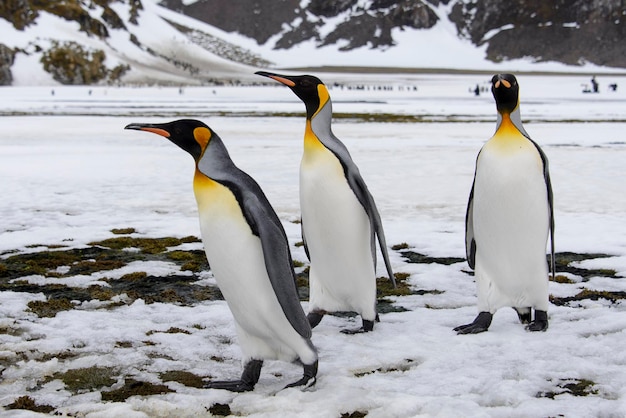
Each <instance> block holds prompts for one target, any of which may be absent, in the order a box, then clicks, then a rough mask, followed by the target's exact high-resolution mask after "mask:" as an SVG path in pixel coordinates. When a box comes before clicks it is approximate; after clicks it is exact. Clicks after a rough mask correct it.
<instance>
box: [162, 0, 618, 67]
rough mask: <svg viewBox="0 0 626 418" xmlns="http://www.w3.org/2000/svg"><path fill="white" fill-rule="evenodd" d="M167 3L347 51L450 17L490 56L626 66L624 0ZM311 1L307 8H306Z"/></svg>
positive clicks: (291, 40)
mask: <svg viewBox="0 0 626 418" xmlns="http://www.w3.org/2000/svg"><path fill="white" fill-rule="evenodd" d="M161 4H163V5H164V6H166V7H168V8H170V9H172V10H176V11H179V12H181V13H184V14H187V15H189V16H193V17H195V18H196V19H199V20H202V21H205V22H207V23H210V24H211V25H214V26H216V27H219V28H221V29H223V30H225V31H228V32H237V33H240V34H242V35H245V36H247V37H250V38H253V39H255V40H256V42H257V43H258V44H259V45H263V44H266V43H271V44H272V47H273V48H277V49H283V48H286V49H288V48H291V47H292V46H293V45H296V44H298V43H301V42H305V41H308V40H311V39H312V40H314V41H315V43H316V44H317V45H318V46H320V47H321V46H325V45H329V44H340V45H341V47H340V49H341V50H344V51H347V50H353V49H355V48H361V47H366V48H372V49H381V48H382V49H384V48H391V47H393V46H394V45H396V39H395V37H394V31H396V32H397V31H402V30H405V29H420V30H428V29H430V28H432V27H434V26H435V25H437V23H438V22H440V21H444V20H449V21H450V22H452V23H453V24H454V26H455V27H456V30H457V36H459V37H461V38H465V39H468V40H470V41H471V42H472V43H473V44H474V45H476V46H482V45H486V54H487V59H489V60H491V61H493V62H500V61H505V60H510V59H515V58H524V57H532V58H533V59H535V60H537V61H558V62H562V63H565V64H570V65H579V64H583V63H593V64H597V65H600V66H611V67H626V42H624V39H626V25H625V24H624V23H626V6H625V3H624V1H623V0H555V1H550V2H546V1H541V0H514V1H511V0H480V1H476V0H368V1H362V0H339V1H334V0H309V1H301V0H277V1H271V2H267V1H266V2H264V1H261V0H197V1H192V2H189V1H185V2H183V1H182V0H162V1H161ZM302 5H305V7H301V6H302Z"/></svg>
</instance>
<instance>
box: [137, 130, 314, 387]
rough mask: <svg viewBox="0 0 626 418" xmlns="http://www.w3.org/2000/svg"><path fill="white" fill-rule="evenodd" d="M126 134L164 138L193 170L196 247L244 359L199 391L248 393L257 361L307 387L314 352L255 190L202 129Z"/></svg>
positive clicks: (275, 227)
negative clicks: (290, 364) (299, 367)
mask: <svg viewBox="0 0 626 418" xmlns="http://www.w3.org/2000/svg"><path fill="white" fill-rule="evenodd" d="M126 129H135V130H140V131H147V132H153V133H156V134H159V135H161V136H164V137H166V138H168V139H169V140H170V141H172V142H173V143H174V144H176V145H178V146H179V147H180V148H182V149H183V150H185V151H187V152H188V153H189V154H191V156H192V157H193V158H194V160H195V163H196V170H195V175H194V179H193V189H194V194H195V196H196V201H197V203H198V214H199V217H200V230H201V233H202V243H203V245H204V250H205V252H206V256H207V259H208V260H209V264H210V266H211V270H212V271H213V274H214V276H215V279H216V281H217V285H218V286H219V288H220V291H221V292H222V294H223V295H224V299H226V302H227V303H228V306H229V308H230V310H231V312H232V314H233V317H234V318H235V324H236V328H237V335H238V337H239V343H240V345H241V348H242V351H243V355H244V358H243V363H244V371H243V374H242V376H241V379H239V380H235V381H215V382H210V383H209V384H208V385H207V387H208V388H215V389H227V390H231V391H234V392H243V391H249V390H252V389H254V386H255V384H256V383H257V381H258V380H259V376H260V373H261V366H262V365H263V360H265V359H278V360H285V361H294V360H298V361H299V362H300V363H302V364H303V366H304V375H303V377H302V379H300V380H298V381H297V382H294V383H292V384H290V385H288V387H295V386H301V387H305V388H306V387H309V386H312V385H313V384H314V383H315V376H316V374H317V351H316V350H315V347H314V346H313V344H312V343H311V327H310V326H309V323H308V321H307V319H306V316H305V314H304V311H303V310H302V307H301V306H300V300H299V298H298V290H297V286H296V277H295V273H294V271H293V266H292V259H291V252H290V250H289V243H288V242H287V236H286V234H285V231H284V229H283V227H282V224H281V223H280V220H279V219H278V216H277V215H276V213H275V212H274V210H273V209H272V207H271V206H270V203H269V202H268V200H267V198H266V197H265V194H264V193H263V191H262V190H261V188H260V187H259V185H258V184H257V183H256V182H255V181H254V180H253V179H252V178H251V177H250V176H249V175H247V174H246V173H244V172H243V171H241V170H240V169H239V168H237V166H235V164H234V163H233V161H232V160H231V159H230V156H229V154H228V151H227V150H226V147H225V146H224V144H223V143H222V140H221V139H220V137H219V136H218V135H217V134H216V133H215V132H214V131H213V130H211V128H209V127H208V126H206V125H205V124H203V123H202V122H199V121H196V120H190V119H183V120H177V121H174V122H170V123H162V124H144V123H133V124H130V125H128V126H126ZM241 260H246V262H245V263H242V262H241Z"/></svg>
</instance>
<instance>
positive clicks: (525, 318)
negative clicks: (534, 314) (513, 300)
mask: <svg viewBox="0 0 626 418" xmlns="http://www.w3.org/2000/svg"><path fill="white" fill-rule="evenodd" d="M513 309H515V312H517V317H518V318H519V321H520V322H521V323H522V324H530V322H531V319H532V318H531V315H530V308H513Z"/></svg>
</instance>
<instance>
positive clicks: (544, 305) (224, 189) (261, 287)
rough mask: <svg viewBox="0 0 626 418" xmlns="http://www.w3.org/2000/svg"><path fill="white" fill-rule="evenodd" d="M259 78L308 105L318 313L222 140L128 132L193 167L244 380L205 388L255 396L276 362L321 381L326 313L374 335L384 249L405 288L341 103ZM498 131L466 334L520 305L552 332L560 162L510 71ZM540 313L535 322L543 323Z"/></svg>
mask: <svg viewBox="0 0 626 418" xmlns="http://www.w3.org/2000/svg"><path fill="white" fill-rule="evenodd" d="M256 74H258V75H260V76H264V77H268V78H271V79H273V80H275V81H277V82H279V83H281V84H283V85H285V86H287V87H289V88H290V89H291V90H292V91H293V92H294V93H295V94H296V96H298V97H299V98H300V99H301V100H302V102H303V103H304V105H305V108H306V119H305V129H304V151H303V155H302V160H301V164H300V209H301V215H302V224H301V227H302V240H303V243H304V248H305V252H306V254H307V256H308V257H309V260H310V271H309V286H310V292H309V295H310V297H309V299H310V300H309V304H308V305H309V308H308V309H309V312H308V314H305V313H304V310H303V309H302V306H301V305H300V300H299V297H298V290H297V285H296V281H295V279H296V278H295V273H294V270H293V265H292V258H291V252H290V249H289V244H288V241H287V236H286V234H285V231H284V229H283V227H282V224H281V222H280V220H279V218H278V216H277V215H276V212H275V211H274V210H273V208H272V206H271V205H270V203H269V201H268V200H267V198H266V196H265V194H264V193H263V191H262V190H261V188H260V186H259V185H258V184H257V183H256V181H254V179H252V178H251V177H250V176H249V175H248V174H246V173H244V172H243V171H242V170H240V169H239V168H237V166H236V165H235V164H234V162H233V161H232V160H231V158H230V156H229V154H228V151H227V149H226V147H225V145H224V143H223V142H222V140H221V139H220V137H219V136H218V135H217V134H216V133H215V132H214V131H213V130H212V129H211V128H209V127H208V126H207V125H205V124H204V123H202V122H200V121H197V120H192V119H181V120H176V121H173V122H169V123H131V124H129V125H127V126H126V128H125V129H131V130H139V131H145V132H151V133H156V134H158V135H161V136H163V137H165V138H167V139H169V140H170V141H171V142H173V143H174V144H176V145H177V146H179V147H180V148H182V149H183V150H185V151H187V152H188V153H189V154H191V156H192V157H193V159H194V162H195V175H194V179H193V189H194V194H195V197H196V202H197V205H198V215H199V220H200V232H201V235H202V243H203V245H204V250H205V253H206V256H207V259H208V261H209V264H210V266H211V270H212V272H213V274H214V276H215V279H216V281H217V284H218V286H219V288H220V290H221V292H222V294H223V295H224V298H225V299H226V302H227V303H228V307H229V308H230V310H231V312H232V315H233V318H234V320H235V327H236V331H237V335H238V338H239V344H240V346H241V350H242V354H243V358H242V362H243V373H242V375H241V377H240V378H239V379H237V380H225V381H210V382H208V383H207V384H206V386H205V387H206V388H212V389H225V390H229V391H234V392H244V391H251V390H253V389H254V387H255V385H256V384H257V382H258V380H259V377H260V373H261V367H262V365H263V361H264V360H283V361H288V362H297V363H299V364H301V365H302V367H303V375H302V378H301V379H299V380H298V381H296V382H293V383H291V384H289V385H287V386H286V387H299V388H301V389H303V390H304V389H307V388H309V387H311V386H313V385H314V384H315V383H316V376H317V369H318V355H317V350H316V348H315V346H314V345H313V343H312V341H311V336H312V328H314V327H315V326H317V325H318V324H319V323H320V322H321V320H322V318H323V317H324V315H325V314H326V313H332V312H339V311H352V312H356V313H357V314H358V315H360V316H361V320H362V325H361V326H360V327H359V328H357V329H346V330H342V332H344V333H347V334H355V333H363V332H368V331H372V330H373V329H374V323H375V322H376V321H378V320H379V316H378V313H377V308H376V259H377V257H376V250H377V245H376V242H378V247H379V248H380V252H381V254H382V257H383V261H384V264H385V269H386V272H387V275H388V277H389V280H391V282H392V283H393V285H394V286H395V279H394V275H393V270H392V267H391V263H390V260H389V255H388V250H387V244H386V241H385V234H384V231H383V226H382V221H381V218H380V214H379V212H378V209H377V208H376V204H375V202H374V198H373V197H372V194H371V193H370V192H369V190H368V188H367V185H366V184H365V181H364V180H363V178H362V176H361V174H360V172H359V169H358V167H357V166H356V164H355V163H354V161H353V159H352V157H351V155H350V153H349V151H348V149H347V147H346V146H345V145H344V144H343V143H342V142H341V141H340V140H339V139H338V138H337V137H336V136H335V135H334V134H333V132H332V129H331V120H332V104H331V99H330V94H329V92H328V89H327V88H326V86H325V85H324V83H323V82H322V81H321V80H319V79H318V78H317V77H314V76H311V75H299V76H292V75H280V74H274V73H269V72H264V71H259V72H257V73H256ZM491 84H492V87H491V90H492V92H493V95H494V98H495V102H496V108H497V124H496V131H495V134H494V135H493V136H492V138H491V139H489V140H488V141H487V142H486V143H485V144H484V146H483V147H482V149H481V150H480V152H479V153H478V157H477V159H476V170H475V175H474V182H473V185H472V189H471V191H470V195H469V201H468V205H467V211H466V222H465V243H466V255H467V262H468V264H469V266H470V267H471V268H472V269H474V271H475V281H476V286H477V294H478V316H477V317H476V318H475V319H474V321H473V322H472V323H469V324H466V325H461V326H458V327H456V328H454V330H455V331H456V332H457V333H458V334H476V333H480V332H484V331H487V330H488V329H489V326H490V325H491V321H492V318H493V315H494V314H495V312H496V311H497V310H498V309H499V308H501V307H505V306H508V307H512V308H514V309H515V310H516V311H517V313H518V316H519V319H520V321H521V322H522V323H524V324H527V327H526V328H527V329H528V330H529V331H545V330H546V329H547V328H548V313H547V312H548V303H549V301H548V263H547V262H546V254H545V253H546V242H547V240H548V237H550V242H551V270H552V274H553V275H554V272H555V268H554V267H555V266H554V213H553V212H554V211H553V196H552V187H551V182H550V174H549V170H548V159H547V157H546V155H545V154H544V152H543V151H542V150H541V148H540V147H539V145H537V143H535V142H534V141H533V140H531V139H530V136H529V135H528V133H527V132H526V131H525V130H524V128H523V126H522V122H521V118H520V113H519V85H518V83H517V80H516V78H515V76H513V75H512V74H499V75H495V76H494V77H493V79H492V81H491ZM533 312H534V316H533Z"/></svg>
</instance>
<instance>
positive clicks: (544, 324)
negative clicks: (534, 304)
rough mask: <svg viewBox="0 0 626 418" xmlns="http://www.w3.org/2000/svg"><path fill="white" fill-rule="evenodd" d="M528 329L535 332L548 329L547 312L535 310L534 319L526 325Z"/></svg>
mask: <svg viewBox="0 0 626 418" xmlns="http://www.w3.org/2000/svg"><path fill="white" fill-rule="evenodd" d="M526 329H527V330H528V331H532V332H537V331H545V330H547V329H548V313H547V312H546V311H537V310H536V311H535V320H534V321H532V322H531V323H530V324H528V325H527V326H526Z"/></svg>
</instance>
